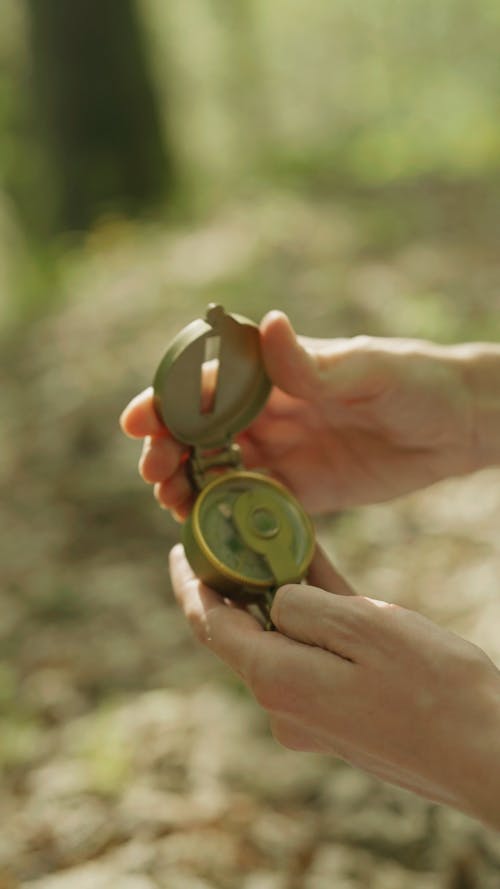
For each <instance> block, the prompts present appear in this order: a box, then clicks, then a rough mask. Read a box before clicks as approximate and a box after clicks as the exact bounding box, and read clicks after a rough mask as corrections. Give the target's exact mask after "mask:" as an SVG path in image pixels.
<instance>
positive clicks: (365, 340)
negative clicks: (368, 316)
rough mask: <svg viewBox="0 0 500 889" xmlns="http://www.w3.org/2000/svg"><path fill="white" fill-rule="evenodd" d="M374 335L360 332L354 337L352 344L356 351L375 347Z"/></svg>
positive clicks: (366, 350) (365, 350) (369, 349)
mask: <svg viewBox="0 0 500 889" xmlns="http://www.w3.org/2000/svg"><path fill="white" fill-rule="evenodd" d="M373 344H374V337H372V336H368V334H365V333H360V334H358V335H357V336H354V337H353V338H352V346H353V349H354V350H355V351H356V352H368V351H371V350H372V349H373Z"/></svg>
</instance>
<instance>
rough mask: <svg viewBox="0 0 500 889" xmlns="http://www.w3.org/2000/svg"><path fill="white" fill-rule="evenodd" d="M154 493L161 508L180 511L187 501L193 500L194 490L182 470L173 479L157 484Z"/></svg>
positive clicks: (175, 473)
mask: <svg viewBox="0 0 500 889" xmlns="http://www.w3.org/2000/svg"><path fill="white" fill-rule="evenodd" d="M153 493H154V496H155V498H156V500H157V501H158V503H159V504H160V506H165V507H166V508H167V509H179V507H180V506H181V505H182V504H183V503H185V501H187V500H190V498H192V496H193V489H192V487H191V485H190V483H189V481H188V478H187V476H186V473H185V472H184V470H183V469H182V468H181V469H178V470H177V471H176V472H174V474H173V476H172V477H171V478H168V479H165V481H162V482H156V484H155V486H154V489H153Z"/></svg>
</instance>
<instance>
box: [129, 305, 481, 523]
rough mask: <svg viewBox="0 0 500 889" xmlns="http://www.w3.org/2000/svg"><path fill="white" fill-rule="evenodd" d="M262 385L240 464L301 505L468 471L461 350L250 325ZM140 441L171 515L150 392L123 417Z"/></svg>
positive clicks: (171, 463)
mask: <svg viewBox="0 0 500 889" xmlns="http://www.w3.org/2000/svg"><path fill="white" fill-rule="evenodd" d="M260 330H261V342H262V354H263V359H264V362H265V364H266V368H267V372H268V374H269V376H270V378H271V380H272V383H273V389H272V391H271V395H270V397H269V400H268V402H267V404H266V405H265V407H264V409H263V410H262V411H261V413H260V414H259V416H258V417H257V418H256V419H255V420H254V421H253V422H252V423H251V425H250V426H249V427H248V428H247V429H246V430H245V431H244V432H243V433H242V434H241V435H240V436H238V441H239V443H240V445H241V448H242V452H243V460H244V463H245V465H246V466H247V467H248V468H251V467H263V468H266V469H268V470H269V471H270V472H271V474H272V475H273V476H274V477H275V478H277V479H279V480H280V481H282V482H283V483H284V484H285V485H286V486H287V487H288V488H289V489H290V490H291V491H292V492H293V493H294V494H295V495H296V496H297V497H298V499H299V500H300V501H301V502H302V504H303V505H304V507H305V508H306V509H307V510H308V511H309V512H310V513H313V514H314V513H316V514H318V513H325V512H331V511H334V510H338V509H342V508H346V507H351V506H356V505H360V504H366V503H374V502H377V501H383V500H389V499H391V498H392V497H396V496H398V495H401V494H405V493H407V492H409V491H413V490H416V489H418V488H422V487H425V486H427V485H430V484H432V483H433V482H436V481H438V480H440V479H443V478H446V477H448V476H452V475H462V474H464V473H466V472H469V471H472V470H473V469H474V468H476V467H475V465H474V459H473V457H474V455H473V453H472V439H473V404H472V395H471V393H470V392H469V390H468V387H467V385H466V382H465V374H464V373H463V372H462V364H461V359H460V350H458V351H457V350H455V349H454V347H446V346H438V345H435V344H433V343H428V342H425V341H419V340H404V339H384V338H375V337H354V338H353V339H330V340H322V339H310V338H304V337H296V335H295V333H294V332H293V330H292V328H291V325H290V322H289V321H288V318H287V317H286V316H285V315H283V314H282V313H281V312H270V313H269V314H268V315H267V316H266V317H265V318H264V320H263V321H262V323H261V327H260ZM121 423H122V428H123V430H124V432H125V433H126V434H128V435H131V436H133V437H145V439H146V440H145V443H144V449H143V453H142V456H141V460H140V472H141V474H142V476H143V478H144V479H145V481H147V482H152V483H155V496H156V497H157V499H158V500H159V502H160V503H161V504H162V505H163V506H165V507H167V508H168V509H171V510H172V511H173V512H174V513H175V514H176V515H177V516H178V517H179V518H180V519H184V518H186V516H187V514H188V512H189V510H190V508H191V505H192V489H191V487H190V485H189V482H188V479H187V475H186V472H185V468H184V463H185V459H186V456H187V452H186V448H185V446H184V445H181V444H179V443H178V442H176V441H175V440H174V439H173V438H172V437H171V436H170V435H169V433H168V430H166V429H165V427H164V426H162V424H161V422H160V421H159V419H158V417H157V415H156V413H155V411H154V407H153V393H152V389H147V390H145V392H143V393H141V394H140V395H138V396H137V397H136V398H135V399H133V400H132V402H131V403H130V404H129V405H128V407H127V408H126V409H125V411H124V412H123V414H122V418H121Z"/></svg>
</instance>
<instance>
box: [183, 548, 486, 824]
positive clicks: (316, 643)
mask: <svg viewBox="0 0 500 889" xmlns="http://www.w3.org/2000/svg"><path fill="white" fill-rule="evenodd" d="M170 571H171V577H172V584H173V588H174V592H175V595H176V597H177V599H178V601H179V603H180V605H181V606H182V608H183V609H184V612H185V614H186V616H187V618H188V620H189V622H190V624H191V626H192V628H193V631H194V632H195V634H196V636H197V637H198V639H199V640H200V641H201V642H202V643H204V644H205V645H207V646H208V648H210V649H211V650H212V651H213V652H214V653H215V654H216V655H218V656H219V657H220V658H221V659H222V660H223V661H225V662H226V663H227V664H228V665H229V666H230V667H232V668H233V669H234V670H235V671H236V672H237V673H238V674H239V675H240V676H241V678H242V679H243V681H244V682H245V683H246V684H247V685H248V687H249V688H250V690H251V691H252V692H253V694H254V696H255V697H256V699H257V701H258V702H259V703H260V704H261V705H262V706H263V707H264V708H265V709H266V710H267V711H268V712H269V716H270V722H271V729H272V732H273V735H274V737H275V738H276V739H277V740H278V741H279V742H280V743H282V744H283V745H284V746H285V747H289V748H291V749H294V750H303V751H306V750H307V751H316V752H322V753H331V754H334V755H336V756H339V757H341V758H342V759H345V760H347V761H348V762H350V763H352V764H353V765H356V766H359V767H361V768H362V769H364V770H365V771H367V772H369V773H371V774H372V775H375V776H377V777H378V778H381V779H382V780H385V781H389V782H391V783H393V784H398V785H400V786H401V787H404V788H406V789H408V790H412V791H414V792H415V793H418V794H419V795H422V796H424V797H426V798H427V799H430V800H433V801H436V802H441V803H448V804H450V805H452V806H455V807H456V808H458V809H461V810H463V811H465V812H468V813H469V814H472V815H475V816H476V817H478V818H480V819H482V820H484V821H485V822H486V823H488V824H490V825H491V826H493V827H497V828H500V804H499V803H498V800H499V799H500V673H499V671H498V670H497V668H496V667H495V666H494V664H493V663H492V662H491V661H490V659H489V658H488V657H487V656H486V655H485V654H484V652H482V651H481V650H480V649H479V648H477V647H476V646H475V645H473V644H471V643H470V642H466V641H465V640H463V639H461V638H460V637H459V636H456V635H454V634H453V633H450V632H448V631H446V630H443V629H441V628H439V627H438V626H436V625H434V624H433V623H431V622H430V621H429V620H427V619H426V618H424V617H422V616H421V615H419V614H416V613H415V612H412V611H408V610H406V609H405V608H401V607H398V606H396V605H390V604H388V603H386V602H382V601H378V600H376V599H370V598H366V597H363V596H354V595H349V594H350V593H352V590H350V588H349V587H348V585H347V584H346V582H345V581H344V580H343V579H342V578H341V577H340V575H338V574H337V572H336V571H335V570H334V569H333V568H332V566H331V565H330V564H329V563H328V561H327V560H326V558H325V557H324V556H323V555H322V554H321V552H318V553H317V555H316V558H315V560H314V562H313V565H312V568H311V572H310V577H309V580H310V581H311V583H313V584H314V586H306V585H287V586H284V587H282V588H281V589H280V590H278V592H277V594H276V597H275V600H274V604H273V608H272V612H271V616H272V619H273V622H274V624H275V625H276V628H277V631H276V632H265V631H263V630H262V628H261V626H260V625H259V623H258V622H257V621H256V620H254V619H253V618H252V617H251V616H250V615H249V614H248V613H247V612H245V611H243V610H241V609H240V608H237V607H234V606H232V605H228V604H226V603H225V602H224V600H223V599H222V598H221V597H220V596H219V595H218V594H217V593H215V592H214V591H213V590H212V589H210V588H208V587H207V586H205V585H204V584H203V583H202V582H201V581H199V580H198V578H196V577H195V575H194V574H193V572H192V570H191V568H190V566H189V564H188V562H187V561H186V558H185V555H184V550H183V548H182V546H180V545H179V546H176V547H175V548H174V549H173V550H172V552H171V556H170ZM320 587H322V588H320ZM327 590H329V592H327Z"/></svg>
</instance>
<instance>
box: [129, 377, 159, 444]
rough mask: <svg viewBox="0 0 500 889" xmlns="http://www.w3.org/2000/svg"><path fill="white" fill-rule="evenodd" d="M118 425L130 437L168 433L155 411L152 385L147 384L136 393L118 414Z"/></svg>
mask: <svg viewBox="0 0 500 889" xmlns="http://www.w3.org/2000/svg"><path fill="white" fill-rule="evenodd" d="M120 426H121V428H122V430H123V432H124V433H125V435H129V436H130V437H131V438H144V437H145V436H146V435H168V430H167V427H166V426H164V425H163V423H162V422H161V420H160V418H159V417H158V414H157V413H156V410H155V406H154V398H153V387H152V386H149V387H148V389H144V392H140V393H139V395H136V396H135V398H133V399H132V401H130V402H129V404H127V407H126V408H125V410H124V411H123V412H122V414H121V416H120Z"/></svg>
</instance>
